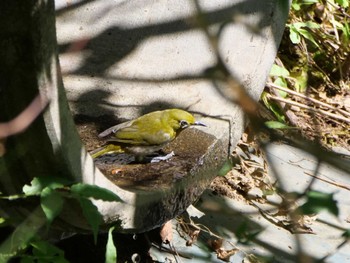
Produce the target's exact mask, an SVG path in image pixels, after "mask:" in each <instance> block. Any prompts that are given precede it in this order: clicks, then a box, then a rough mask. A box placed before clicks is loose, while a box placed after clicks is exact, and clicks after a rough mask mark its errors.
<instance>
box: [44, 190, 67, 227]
mask: <svg viewBox="0 0 350 263" xmlns="http://www.w3.org/2000/svg"><path fill="white" fill-rule="evenodd" d="M40 203H41V208H42V209H43V211H44V213H45V216H46V219H47V222H48V225H50V224H51V223H52V221H53V220H54V219H55V218H56V217H57V216H58V215H59V214H60V212H61V211H62V208H63V203H64V201H63V198H62V196H61V195H60V194H59V193H58V192H56V191H55V190H54V189H52V188H49V187H45V188H44V189H43V190H42V191H41V194H40Z"/></svg>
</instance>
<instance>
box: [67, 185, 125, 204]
mask: <svg viewBox="0 0 350 263" xmlns="http://www.w3.org/2000/svg"><path fill="white" fill-rule="evenodd" d="M71 192H72V193H74V194H76V195H78V196H80V197H86V198H90V197H91V198H94V199H100V200H103V201H117V202H122V199H121V198H120V197H119V196H118V195H116V194H115V193H113V192H112V191H110V190H108V189H106V188H102V187H99V186H97V185H90V184H82V183H78V184H74V185H72V186H71Z"/></svg>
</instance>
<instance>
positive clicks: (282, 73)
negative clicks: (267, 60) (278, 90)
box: [270, 64, 289, 77]
mask: <svg viewBox="0 0 350 263" xmlns="http://www.w3.org/2000/svg"><path fill="white" fill-rule="evenodd" d="M270 75H271V76H277V77H288V76H289V71H288V70H287V69H285V68H284V67H280V66H278V65H276V64H273V65H272V67H271V70H270Z"/></svg>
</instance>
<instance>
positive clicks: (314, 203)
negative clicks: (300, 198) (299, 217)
mask: <svg viewBox="0 0 350 263" xmlns="http://www.w3.org/2000/svg"><path fill="white" fill-rule="evenodd" d="M333 195H334V194H333V193H332V194H328V193H323V192H318V191H309V192H308V193H307V201H306V202H305V203H304V204H303V205H302V206H301V207H300V208H301V211H302V213H303V214H315V213H318V212H320V211H322V210H327V211H329V212H330V213H332V214H333V215H336V216H338V214H339V209H338V206H337V201H336V200H334V198H333Z"/></svg>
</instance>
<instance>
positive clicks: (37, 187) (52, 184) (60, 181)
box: [23, 176, 70, 195]
mask: <svg viewBox="0 0 350 263" xmlns="http://www.w3.org/2000/svg"><path fill="white" fill-rule="evenodd" d="M68 184H70V181H68V180H67V179H65V178H61V177H53V176H41V177H35V178H33V180H32V181H31V182H30V185H24V186H23V193H25V194H26V195H40V193H41V191H42V190H43V189H44V188H46V187H49V188H51V189H56V188H62V187H64V186H65V185H68Z"/></svg>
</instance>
